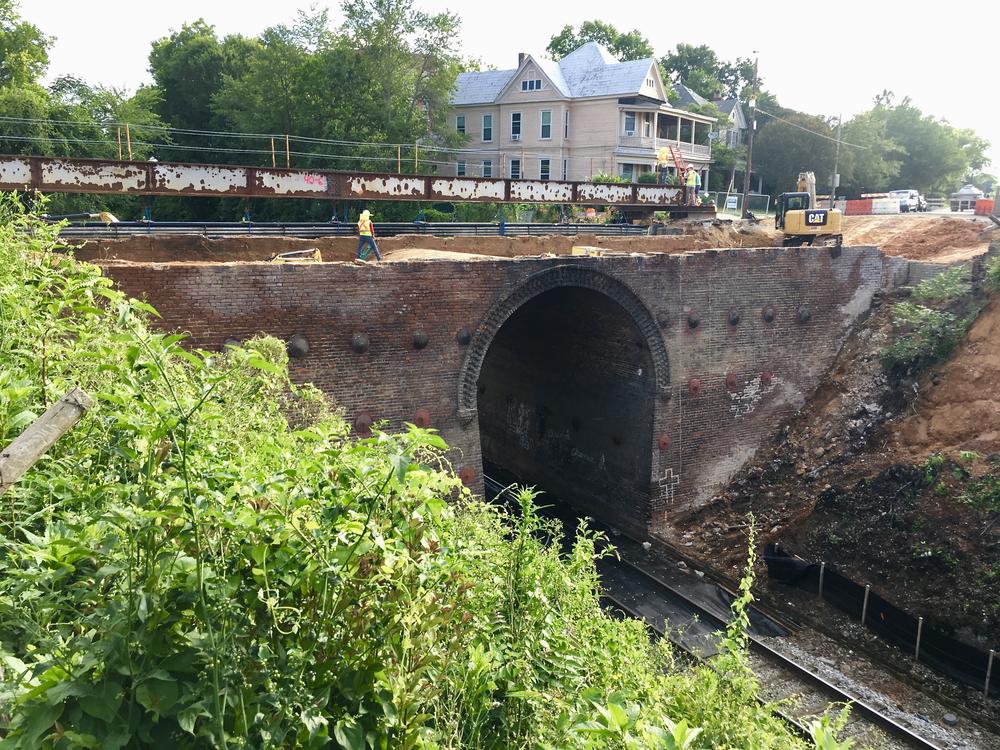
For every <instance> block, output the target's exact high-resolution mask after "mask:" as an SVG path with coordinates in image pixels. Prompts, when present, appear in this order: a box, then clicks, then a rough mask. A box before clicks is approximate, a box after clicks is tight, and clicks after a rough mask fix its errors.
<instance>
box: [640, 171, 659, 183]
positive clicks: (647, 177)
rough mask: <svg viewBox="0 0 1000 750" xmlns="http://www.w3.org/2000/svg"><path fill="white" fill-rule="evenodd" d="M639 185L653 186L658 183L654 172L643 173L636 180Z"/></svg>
mask: <svg viewBox="0 0 1000 750" xmlns="http://www.w3.org/2000/svg"><path fill="white" fill-rule="evenodd" d="M636 182H638V183H639V184H641V185H655V184H656V183H657V182H658V176H657V174H656V172H643V173H642V174H641V175H639V177H638V179H637V180H636Z"/></svg>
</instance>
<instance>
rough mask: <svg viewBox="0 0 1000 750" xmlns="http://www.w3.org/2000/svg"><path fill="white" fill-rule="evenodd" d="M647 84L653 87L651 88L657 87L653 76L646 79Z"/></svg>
mask: <svg viewBox="0 0 1000 750" xmlns="http://www.w3.org/2000/svg"><path fill="white" fill-rule="evenodd" d="M646 85H647V86H649V88H651V89H655V88H656V83H655V82H654V81H653V79H652V78H647V79H646Z"/></svg>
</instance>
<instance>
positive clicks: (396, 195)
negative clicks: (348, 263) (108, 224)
mask: <svg viewBox="0 0 1000 750" xmlns="http://www.w3.org/2000/svg"><path fill="white" fill-rule="evenodd" d="M25 189H33V190H39V191H41V192H43V193H107V194H111V193H123V194H130V195H189V196H216V197H228V198H235V197H244V198H321V199H332V200H380V201H454V202H459V203H461V202H480V203H484V202H488V203H506V202H515V203H585V204H589V205H608V206H642V207H647V208H655V207H657V206H663V207H665V208H669V207H674V206H681V205H684V203H685V196H684V189H683V188H679V187H667V186H664V185H624V184H607V183H592V182H561V181H558V180H508V179H499V178H489V177H442V176H439V175H398V174H377V173H371V172H334V171H329V170H312V169H271V168H264V167H244V166H238V165H231V164H229V165H227V164H183V163H177V162H155V161H148V162H146V161H114V160H108V159H71V158H63V157H51V156H11V155H0V190H25Z"/></svg>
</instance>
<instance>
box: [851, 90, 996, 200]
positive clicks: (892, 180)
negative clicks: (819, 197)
mask: <svg viewBox="0 0 1000 750" xmlns="http://www.w3.org/2000/svg"><path fill="white" fill-rule="evenodd" d="M843 136H844V140H845V141H848V142H850V143H853V144H856V145H858V146H864V147H865V150H857V149H851V148H848V149H845V150H842V151H841V155H842V156H843V157H845V160H844V168H843V169H842V171H843V174H844V180H843V183H844V185H845V188H846V189H847V190H848V191H849V192H854V193H859V192H861V191H862V190H864V191H865V192H877V191H884V190H890V189H893V188H913V189H916V190H919V191H921V192H923V193H938V194H940V193H949V192H951V191H953V190H955V189H957V188H958V187H959V186H960V185H961V184H963V180H964V178H965V176H966V175H971V174H972V173H977V172H979V171H980V170H981V169H982V168H983V167H984V166H986V165H987V164H989V159H988V157H987V156H986V152H987V151H988V149H989V142H988V141H986V140H985V139H983V138H981V137H979V136H978V135H976V133H975V132H974V131H972V130H967V129H961V128H956V127H954V126H952V125H951V124H949V123H948V122H947V121H945V120H941V119H938V118H936V117H933V116H931V115H925V114H924V113H923V112H921V111H920V110H919V109H918V108H917V107H915V106H914V105H913V103H912V102H911V101H910V99H909V97H906V98H904V99H903V100H902V101H900V102H899V103H898V104H897V103H896V102H895V97H894V95H893V94H892V92H890V91H884V92H882V94H880V95H878V96H877V97H876V99H875V106H874V107H873V108H872V109H871V110H869V111H867V112H863V113H861V114H859V115H857V116H856V117H854V118H853V119H851V120H850V121H849V122H847V123H845V124H844V131H843Z"/></svg>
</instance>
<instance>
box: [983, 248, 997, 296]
mask: <svg viewBox="0 0 1000 750" xmlns="http://www.w3.org/2000/svg"><path fill="white" fill-rule="evenodd" d="M983 287H984V288H985V289H986V291H988V292H990V293H995V292H998V291H1000V255H994V256H993V257H992V258H990V259H989V260H987V261H986V274H985V276H984V278H983Z"/></svg>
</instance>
